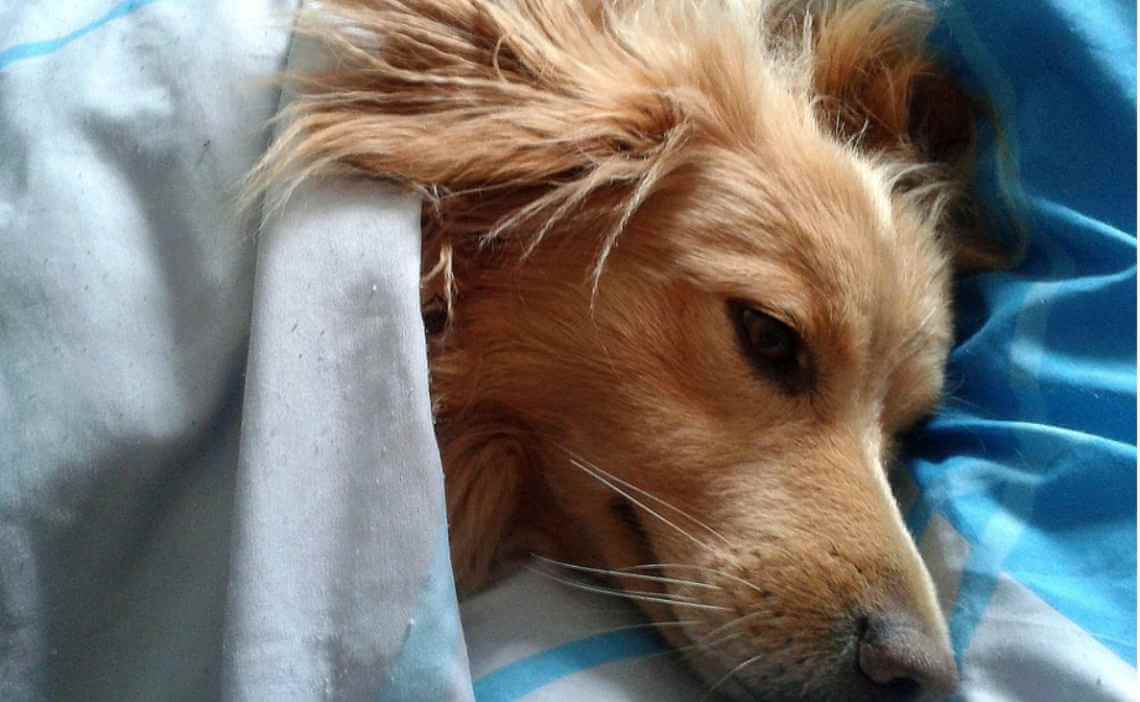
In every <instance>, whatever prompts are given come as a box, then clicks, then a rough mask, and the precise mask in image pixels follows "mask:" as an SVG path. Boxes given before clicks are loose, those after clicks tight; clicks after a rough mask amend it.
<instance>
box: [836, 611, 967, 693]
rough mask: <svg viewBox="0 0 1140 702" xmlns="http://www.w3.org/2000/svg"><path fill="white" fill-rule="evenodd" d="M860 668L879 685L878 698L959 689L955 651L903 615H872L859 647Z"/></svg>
mask: <svg viewBox="0 0 1140 702" xmlns="http://www.w3.org/2000/svg"><path fill="white" fill-rule="evenodd" d="M856 657H857V663H858V666H859V670H860V671H861V672H862V673H863V675H864V676H865V677H866V678H867V679H868V680H869V681H870V682H871V683H872V684H873V685H874V686H875V687H876V689H877V692H878V693H879V694H877V695H876V699H880V698H881V699H885V700H892V701H897V702H904V701H905V702H911V701H914V700H920V699H927V698H941V697H943V696H946V695H950V694H953V693H954V692H955V691H956V690H957V689H958V667H957V665H956V664H955V663H954V655H953V653H952V652H951V651H950V649H949V647H948V646H947V645H946V644H945V643H943V642H942V640H941V638H940V637H937V636H933V635H931V634H929V633H927V632H925V631H923V630H922V628H921V626H920V625H918V624H916V623H915V622H913V621H911V620H910V619H909V618H903V617H894V616H892V617H875V616H872V617H869V618H868V619H867V620H866V622H865V626H864V627H862V632H861V634H860V636H859V641H858V647H857V649H856Z"/></svg>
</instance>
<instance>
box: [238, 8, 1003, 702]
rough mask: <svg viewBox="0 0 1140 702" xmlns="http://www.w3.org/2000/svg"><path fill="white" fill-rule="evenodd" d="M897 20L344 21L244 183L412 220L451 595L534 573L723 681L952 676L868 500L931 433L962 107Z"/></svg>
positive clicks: (842, 696)
mask: <svg viewBox="0 0 1140 702" xmlns="http://www.w3.org/2000/svg"><path fill="white" fill-rule="evenodd" d="M931 22H932V17H931V11H930V10H929V9H928V8H927V7H925V6H924V5H923V4H922V3H920V2H910V1H906V0H752V1H749V0H613V1H612V2H604V1H603V0H336V1H335V2H326V3H322V4H321V5H319V6H315V7H314V9H312V10H310V11H309V12H308V13H307V14H305V15H304V16H303V17H302V19H301V20H300V23H299V25H298V31H299V32H301V33H303V34H307V35H310V36H312V37H313V38H315V40H316V41H317V42H318V44H319V45H320V46H321V47H323V49H324V51H325V52H326V54H327V57H328V58H329V59H330V61H329V66H331V67H329V68H325V69H321V70H318V71H313V72H309V73H304V74H301V75H296V76H292V77H291V78H290V85H291V86H292V89H293V90H294V91H295V94H296V97H295V99H294V100H293V102H292V105H291V106H290V107H289V108H288V109H287V111H286V113H285V115H284V122H283V128H282V130H281V132H280V133H279V137H278V138H277V139H276V141H275V142H274V144H273V145H272V146H271V147H270V149H269V150H268V152H267V154H266V157H265V159H264V160H263V161H262V162H261V164H260V165H259V166H258V168H257V169H256V170H255V172H254V174H253V176H252V180H251V183H252V192H255V193H257V192H264V191H266V190H267V189H269V188H270V186H271V185H272V186H274V187H275V188H277V189H278V192H280V193H283V194H282V197H285V196H286V194H287V193H288V192H289V191H290V189H291V188H293V187H295V186H296V185H297V184H298V183H300V182H302V181H303V180H304V179H306V178H309V177H313V176H317V175H327V174H351V175H357V176H359V175H363V176H366V177H371V178H377V179H383V180H387V181H394V182H397V183H400V184H403V185H406V186H407V187H410V188H414V189H416V190H417V191H419V192H420V193H422V195H423V197H424V203H425V204H424V210H423V255H424V258H423V260H424V263H423V266H424V268H423V291H424V310H425V325H426V328H427V331H428V333H429V359H430V373H431V391H432V401H433V407H434V412H435V418H436V423H437V424H436V429H437V436H438V440H439V445H440V450H441V454H442V457H443V465H444V471H445V475H446V490H447V504H448V517H449V521H450V534H451V544H452V559H453V567H454V569H455V574H456V579H457V585H458V587H459V589H460V591H461V592H471V591H475V590H478V589H479V588H481V587H483V586H484V585H486V583H487V582H489V580H491V579H492V578H494V577H496V574H497V573H499V572H501V568H502V567H503V564H506V563H511V562H513V561H514V560H516V559H518V558H520V557H525V556H527V555H528V554H537V555H538V556H540V558H542V559H544V560H542V561H541V562H542V563H544V564H546V566H545V567H546V568H547V569H548V570H553V571H556V572H557V574H560V576H561V577H564V578H565V579H568V580H569V579H571V578H572V577H574V576H579V575H583V576H601V577H602V578H603V579H604V580H606V581H608V585H597V586H592V587H593V589H598V590H606V591H609V592H612V593H615V594H622V595H625V596H627V597H629V598H631V599H633V600H634V601H636V602H637V603H638V605H639V606H640V607H641V608H642V609H643V610H644V612H645V613H646V614H647V615H648V617H650V618H651V620H652V621H653V622H655V623H656V624H657V625H658V628H659V630H660V632H661V634H662V636H663V637H665V639H666V640H667V641H668V642H670V643H671V644H672V645H674V646H676V647H678V648H680V649H683V650H684V651H685V652H686V657H687V659H688V660H689V662H690V663H691V666H692V668H693V669H694V670H695V671H696V673H697V674H698V675H700V676H702V677H703V678H704V679H705V680H706V681H707V682H708V684H709V686H710V688H715V689H717V690H720V691H724V692H726V693H728V694H731V695H735V696H737V697H739V698H741V699H756V698H761V699H781V700H783V699H787V700H808V699H810V700H914V699H920V698H926V697H937V696H940V695H945V694H948V693H951V692H953V691H954V690H955V689H956V686H957V684H958V672H957V668H956V664H955V661H954V657H953V654H952V652H951V648H950V643H949V637H948V633H947V626H946V623H945V620H944V618H943V615H942V613H941V612H940V609H939V605H938V601H937V599H936V593H935V589H934V586H933V584H932V580H931V578H930V575H929V574H928V572H927V570H926V568H925V567H924V565H923V563H922V561H921V559H920V556H919V554H918V552H917V550H916V548H915V544H914V543H913V541H912V539H911V537H910V536H909V535H908V533H907V530H906V528H905V526H904V523H903V520H902V517H901V514H900V511H899V507H898V506H897V504H896V502H895V499H894V497H893V496H892V492H891V489H890V486H889V483H888V471H889V469H890V466H891V464H892V459H893V456H895V454H896V451H897V447H898V442H899V437H900V436H902V435H904V434H905V432H906V431H907V430H908V429H909V428H911V427H913V426H915V425H916V424H919V423H920V422H922V421H923V419H924V418H925V417H928V416H929V415H930V414H931V413H932V412H934V411H935V409H936V407H937V405H938V403H939V398H940V396H941V395H942V393H943V385H944V377H943V376H944V366H945V364H946V360H947V356H948V353H949V349H950V347H951V343H952V312H951V283H952V278H953V276H954V274H955V271H956V270H962V269H976V268H978V267H983V266H986V265H988V264H990V263H992V261H993V259H994V254H993V251H992V249H988V248H987V246H988V244H987V243H985V242H986V239H985V237H984V236H983V235H982V234H981V233H980V232H979V229H980V227H979V225H978V224H977V222H978V220H979V218H978V216H977V213H976V211H975V207H974V205H973V199H972V198H971V196H970V191H969V185H968V179H967V178H966V177H965V175H964V174H968V173H969V170H970V154H971V153H972V149H973V146H972V143H973V136H972V135H973V125H974V123H975V121H976V119H977V118H978V114H979V110H980V109H981V108H980V107H979V104H980V103H978V102H977V101H976V100H973V99H971V98H969V97H967V96H966V94H965V93H964V92H963V91H962V90H961V89H960V88H959V87H958V86H956V85H955V84H954V82H953V81H952V80H951V79H950V78H949V77H947V75H945V74H944V73H943V72H941V71H940V70H939V69H938V68H937V67H936V65H935V63H934V62H933V61H932V59H931V58H930V55H929V52H928V50H927V48H926V36H927V34H928V31H929V29H930V27H931Z"/></svg>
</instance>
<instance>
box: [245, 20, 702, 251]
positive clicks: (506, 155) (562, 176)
mask: <svg viewBox="0 0 1140 702" xmlns="http://www.w3.org/2000/svg"><path fill="white" fill-rule="evenodd" d="M607 13H608V10H606V9H605V3H603V2H600V1H598V2H594V1H591V0H580V1H574V2H563V1H561V0H555V1H547V0H508V1H506V2H484V1H478V0H371V1H370V2H366V3H362V2H349V1H348V0H334V1H333V2H324V3H321V5H320V10H319V12H310V13H309V14H307V15H303V19H302V20H301V22H300V23H299V27H300V31H301V32H302V33H303V34H305V35H308V36H310V37H313V38H315V39H316V40H317V43H318V45H319V46H321V47H323V49H324V50H325V52H326V53H327V54H328V56H329V58H330V61H329V62H328V63H329V64H331V65H332V68H328V69H326V70H323V71H322V72H316V73H309V74H306V75H300V76H295V77H294V80H293V82H292V86H293V89H294V92H295V93H296V98H295V99H294V100H293V102H292V105H291V107H289V108H288V109H287V112H286V114H285V115H284V118H285V120H286V125H285V126H284V128H283V129H282V131H281V133H280V135H279V137H278V138H277V140H276V142H275V144H274V145H273V146H272V147H271V148H270V150H269V151H268V153H267V155H266V157H265V158H264V159H263V161H262V163H261V164H260V166H259V167H258V168H257V170H256V171H255V173H254V176H253V181H252V182H253V186H254V190H257V189H259V188H260V189H264V186H265V185H266V184H268V183H271V182H273V183H279V182H281V181H282V180H284V181H286V182H297V181H299V180H301V179H303V178H305V177H308V176H311V175H314V174H328V173H338V172H351V173H357V174H361V173H362V174H365V175H368V176H372V177H381V178H387V179H393V180H396V181H400V182H403V183H406V184H409V185H412V186H414V187H416V188H418V189H420V191H421V192H422V193H423V194H424V195H425V196H426V198H427V199H428V200H429V205H430V207H429V208H428V210H426V211H427V212H428V213H434V214H436V215H441V213H442V215H443V216H438V217H437V219H439V220H440V221H443V222H445V224H443V225H442V226H444V227H445V228H446V229H447V231H446V233H447V234H448V235H449V236H448V238H449V239H451V240H456V241H458V240H462V238H463V236H462V235H464V234H471V235H476V236H479V237H481V238H483V239H484V240H487V239H496V238H500V235H502V234H504V233H506V232H510V231H522V230H524V229H525V230H526V231H527V232H528V234H529V235H530V237H531V239H532V240H531V241H528V242H525V243H524V246H532V245H534V244H535V243H537V240H538V239H541V238H542V236H543V235H545V234H546V233H547V232H548V231H549V230H550V229H551V227H553V226H555V225H557V224H558V223H559V221H561V220H565V219H567V218H570V217H578V218H582V217H588V218H590V220H589V225H590V226H589V227H588V229H587V230H591V231H599V232H601V233H602V234H603V236H605V235H606V234H607V233H611V234H614V235H616V230H618V229H620V228H621V226H622V225H624V223H625V222H627V221H628V219H629V217H630V216H631V215H632V213H633V211H634V209H636V207H637V206H638V205H639V203H640V202H641V201H642V200H644V198H645V197H647V195H648V193H649V192H650V191H651V190H652V185H653V183H654V182H655V181H656V180H658V179H659V178H660V177H662V176H663V175H664V174H665V172H666V171H667V170H668V169H669V163H670V162H671V159H672V160H675V157H676V155H677V154H678V152H679V151H680V149H679V148H678V147H679V146H680V145H681V143H683V142H684V141H685V140H686V136H687V133H686V129H685V125H684V121H685V120H684V118H683V116H682V114H681V110H680V109H679V108H678V106H677V104H676V103H675V101H674V100H672V99H671V98H670V97H669V96H668V95H666V94H665V91H661V90H655V89H652V87H651V86H649V87H647V86H646V85H645V80H644V70H645V67H644V65H643V64H642V63H641V62H640V61H639V59H638V58H637V57H636V56H634V55H632V54H631V49H630V47H629V46H627V45H626V44H625V43H624V42H623V41H622V40H621V37H620V36H618V33H617V32H616V31H615V30H614V29H613V28H612V27H611V26H610V22H609V15H608V14H607ZM284 192H288V189H287V188H286V189H284ZM600 193H604V194H605V196H606V197H604V198H602V199H604V200H605V201H606V202H605V204H606V206H605V207H600V206H599V207H594V208H593V209H590V208H589V207H584V205H586V204H588V203H590V202H593V201H595V200H597V199H598V198H596V196H597V195H599V194H600ZM448 215H451V216H448ZM604 243H605V240H603V244H604ZM604 250H605V249H603V253H604Z"/></svg>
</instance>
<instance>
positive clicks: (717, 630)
mask: <svg viewBox="0 0 1140 702" xmlns="http://www.w3.org/2000/svg"><path fill="white" fill-rule="evenodd" d="M761 614H766V612H764V611H762V610H757V611H755V612H749V613H747V614H742V615H740V616H739V617H737V618H736V619H733V620H731V621H729V622H728V623H726V624H721V625H720V626H718V627H716V628H715V629H711V630H710V631H708V632H706V633H705V634H702V635H701V639H710V638H712V637H714V636H716V635H717V634H720V633H722V632H724V631H729V630H731V629H732V628H733V627H737V626H740V625H741V624H744V623H745V622H747V621H751V620H753V619H755V618H757V617H759V616H760V615H761ZM739 633H743V632H739Z"/></svg>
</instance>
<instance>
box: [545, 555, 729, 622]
mask: <svg viewBox="0 0 1140 702" xmlns="http://www.w3.org/2000/svg"><path fill="white" fill-rule="evenodd" d="M527 569H528V570H531V571H533V572H535V573H538V574H539V575H541V576H543V577H545V578H549V579H551V580H553V581H555V582H557V583H561V584H563V585H566V586H568V587H573V588H577V589H579V590H584V591H586V592H593V593H596V594H599V595H609V596H611V597H622V598H625V599H629V600H636V601H640V602H656V603H659V604H667V605H671V606H673V607H692V608H693V609H705V610H712V611H721V612H728V611H731V609H730V608H729V607H721V606H720V605H712V604H705V603H703V602H685V601H678V600H675V599H672V598H670V597H666V596H663V595H659V594H657V593H654V594H652V595H638V594H633V593H630V592H627V591H625V590H619V589H616V588H609V587H602V586H600V585H587V584H586V583H580V582H576V581H574V580H568V579H566V578H560V577H558V576H556V575H552V574H550V573H547V572H544V571H543V570H542V569H540V568H533V567H530V566H527Z"/></svg>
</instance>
